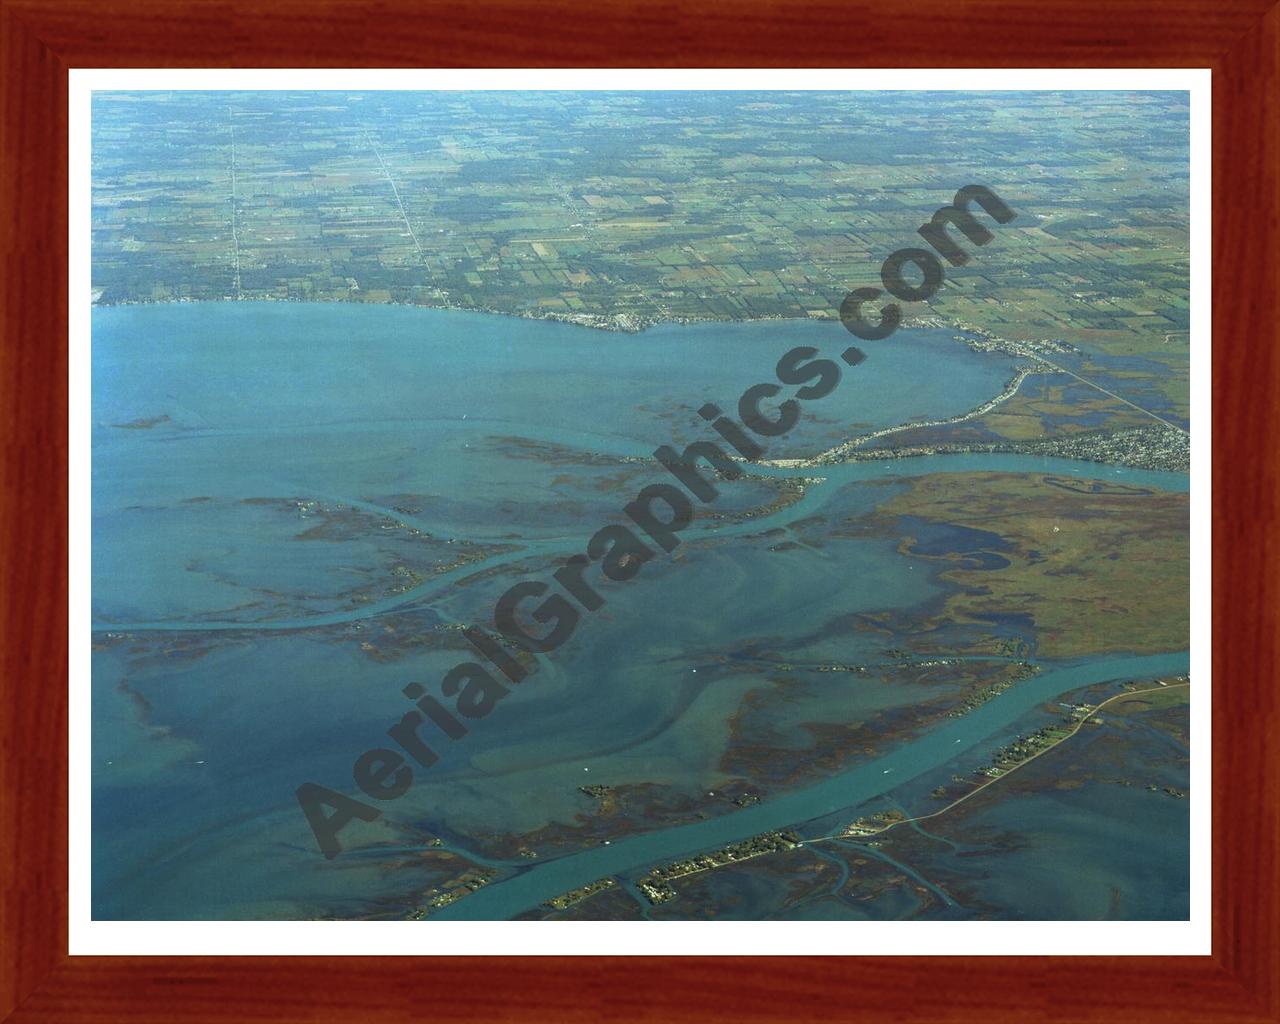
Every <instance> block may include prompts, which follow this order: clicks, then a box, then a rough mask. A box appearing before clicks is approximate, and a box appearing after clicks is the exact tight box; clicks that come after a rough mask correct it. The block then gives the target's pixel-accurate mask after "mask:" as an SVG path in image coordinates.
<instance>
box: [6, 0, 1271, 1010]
mask: <svg viewBox="0 0 1280 1024" xmlns="http://www.w3.org/2000/svg"><path fill="white" fill-rule="evenodd" d="M1273 2H1274V0H1117V2H1107V0H912V2H910V3H907V2H904V0H880V2H879V3H876V4H871V3H868V2H866V0H847V2H834V0H794V2H789V3H784V2H777V0H775V2H769V0H734V2H733V3H724V2H716V0H687V2H686V3H685V4H676V3H673V2H671V0H658V2H640V0H596V2H593V3H588V2H585V0H543V2H540V0H496V2H491V3H481V2H480V0H472V2H471V3H467V2H465V0H464V2H458V3H451V4H443V3H440V2H438V0H431V2H427V3H421V4H413V3H411V2H409V0H351V2H347V3H339V2H334V0H271V2H269V3H261V4H255V3H245V2H241V0H187V2H181V0H179V2H174V0H169V2H165V0H96V2H90V0H71V2H65V3H56V2H53V0H0V54H2V57H0V61H2V63H0V70H2V71H3V83H2V85H0V89H3V95H2V98H0V106H2V107H3V119H2V121H0V132H2V133H3V134H2V136H0V150H2V154H0V225H2V231H0V243H2V249H3V260H4V273H3V282H2V284H0V296H2V298H0V322H2V323H3V330H4V334H3V343H2V344H0V421H2V422H3V434H2V435H0V439H2V440H3V449H2V451H3V454H2V456H0V497H2V502H0V508H3V512H4V515H3V519H2V520H0V544H2V547H0V572H2V573H3V581H4V586H3V591H2V592H0V638H2V639H0V687H2V688H3V691H2V694H0V698H2V703H0V796H2V798H3V806H2V807H0V867H2V868H3V874H2V876H0V886H2V891H0V1019H3V1020H10V1021H13V1022H24V1024H25V1022H32V1021H40V1022H59V1024H61V1022H68V1024H75V1022H90V1021H94V1022H115V1021H131V1022H139V1024H146V1022H156V1024H177V1022H196V1021H245V1022H253V1021H263V1022H266V1021H270V1022H273V1024H283V1022H289V1021H338V1020H345V1021H358V1022H366V1021H374V1022H380V1021H405V1020H413V1019H419V1018H433V1019H437V1020H459V1021H460V1020H475V1021H480V1020H484V1021H499V1020H501V1021H507V1020H535V1019H537V1020H548V1021H555V1022H557V1024H570V1022H575V1021H600V1020H645V1021H692V1020H699V1021H735V1022H741V1021H756V1020H785V1021H800V1020H817V1019H819V1018H821V1019H826V1020H830V1019H859V1020H886V1021H887V1020H926V1021H938V1022H942V1021H984V1022H990V1021H1000V1020H1008V1021H1017V1022H1020V1024H1021V1022H1027V1021H1038V1020H1048V1019H1053V1020H1064V1021H1065V1020H1072V1021H1075V1020H1081V1021H1083V1020H1088V1021H1111V1020H1115V1021H1121V1020H1124V1021H1126V1024H1127V1022H1131V1021H1135V1020H1136V1021H1145V1020H1153V1019H1159V1020H1164V1021H1195V1022H1201V1021H1211V1020H1213V1021H1219V1020H1220V1021H1232V1022H1244V1021H1277V1020H1280V984H1278V983H1280V956H1278V955H1277V946H1276V938H1277V922H1278V920H1280V914H1278V910H1280V906H1278V903H1277V900H1278V892H1280V890H1278V889H1277V885H1276V881H1277V836H1278V835H1280V820H1278V819H1277V775H1278V774H1280V761H1278V760H1277V757H1276V739H1275V737H1277V736H1278V735H1280V722H1277V715H1276V640H1277V635H1278V630H1277V617H1276V606H1275V599H1276V586H1277V581H1278V580H1280V565H1278V564H1277V550H1278V548H1280V540H1278V539H1277V538H1276V535H1275V533H1274V530H1275V527H1276V515H1275V513H1276V503H1277V495H1278V493H1280V491H1278V487H1277V466H1278V464H1280V457H1278V456H1277V454H1276V449H1275V447H1273V446H1274V445H1275V444H1276V441H1277V439H1276V430H1275V428H1276V421H1277V417H1278V412H1277V409H1278V408H1280V405H1278V404H1277V399H1278V398H1280V388H1278V387H1277V385H1278V384H1280V360H1278V359H1277V341H1280V339H1278V338H1277V333H1278V332H1277V325H1278V324H1280V311H1278V310H1277V292H1278V291H1280V288H1278V286H1280V271H1278V270H1277V261H1276V244H1277V241H1276V240H1277V230H1278V229H1280V203H1278V202H1277V200H1278V199H1280V153H1278V152H1277V132H1276V119H1277V108H1278V107H1280V81H1278V79H1277V69H1278V67H1280V7H1273V6H1271V4H1272V3H1273ZM613 65H618V66H632V67H652V66H688V67H766V66H778V67H891V66H892V67H945V66H994V67H1080V66H1089V67H1209V68H1212V70H1213V169H1214V170H1213V174H1214V200H1213V263H1214V284H1213V302H1214V313H1215V316H1214V355H1213V385H1214V386H1213V416H1212V427H1213V443H1214V454H1215V458H1214V476H1213V491H1214V513H1213V535H1214V543H1213V609H1214V647H1213V678H1214V694H1213V701H1214V718H1213V780H1214V782H1213V819H1214V824H1215V829H1214V836H1213V891H1214V923H1213V954H1212V956H1207V957H1194V958H1193V957H1184V958H1158V957H1142V956H1133V957H1091V958H1086V959H1072V958H1065V957H1061V958H1060V957H1037V958H1030V957H1027V958H996V957H987V958H984V957H979V956H971V957H946V958H892V957H883V958H873V957H868V958H856V959H854V958H849V959H845V958H836V957H822V958H818V957H812V958H811V957H804V958H794V957H780V958H770V959H768V960H760V959H746V958H717V957H699V958H674V957H671V958H664V957H645V958H610V957H601V958H581V959H575V958H570V957H536V956H535V957H495V958H479V957H476V958H448V959H443V958H442V959H426V958H382V957H379V958H374V957H341V958H320V957H305V958H295V957H262V958H250V957H244V958H236V957H79V956H77V957H71V956H68V954H67V829H66V793H67V788H66V767H67V527H66V523H67V519H66V512H67V128H66V125H67V70H68V68H72V67H218V66H240V67H325V66H333V67H433V66H488V67H526V66H564V67H603V66H613ZM1199 422H1201V423H1203V422H1204V421H1203V419H1202V420H1200V421H1199ZM531 927H533V926H531ZM530 948H531V950H536V948H537V943H536V938H535V937H534V936H533V935H532V932H531V935H530ZM1134 952H1135V953H1140V952H1141V951H1140V950H1135V951H1134Z"/></svg>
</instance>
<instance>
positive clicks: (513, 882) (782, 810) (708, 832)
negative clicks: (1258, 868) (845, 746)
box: [435, 652, 1189, 921]
mask: <svg viewBox="0 0 1280 1024" xmlns="http://www.w3.org/2000/svg"><path fill="white" fill-rule="evenodd" d="M1188 664H1189V658H1188V655H1187V654H1186V652H1182V653H1179V654H1167V655H1155V656H1147V657H1128V658H1108V659H1105V660H1102V661H1099V662H1096V663H1091V664H1084V665H1076V666H1072V667H1071V668H1064V669H1059V670H1058V671H1055V672H1046V673H1044V674H1043V675H1041V676H1038V677H1036V678H1034V679H1030V680H1027V681H1025V682H1024V683H1022V684H1020V685H1019V686H1018V687H1017V688H1015V689H1013V690H1010V691H1008V692H1006V693H1004V694H1001V695H1000V697H998V698H997V699H995V700H992V701H990V702H988V703H987V704H984V705H983V706H982V707H980V708H978V709H977V710H976V711H973V712H971V713H969V714H967V715H965V716H964V717H963V718H959V719H956V720H954V721H950V722H947V723H946V724H945V725H941V726H939V727H937V728H935V729H933V730H931V731H930V732H929V733H928V735H926V736H923V737H921V738H920V739H917V740H914V741H911V742H908V743H904V744H903V745H901V746H900V747H899V748H898V749H897V750H895V751H893V753H891V754H887V755H885V756H884V757H878V758H875V759H874V760H871V761H868V762H866V763H864V764H860V765H858V766H857V767H855V768H851V769H849V770H848V771H843V772H840V773H839V774H837V775H835V776H833V777H832V778H829V779H825V780H823V781H822V782H820V783H817V784H816V785H813V786H808V787H806V788H804V789H802V790H800V791H798V792H795V793H789V794H787V795H786V796H783V797H777V798H775V799H773V800H770V801H768V802H767V803H763V804H760V805H758V806H755V807H748V808H745V809H743V810H741V811H738V812H736V813H734V814H730V815H725V816H724V817H722V818H716V819H714V820H711V821H705V822H699V823H697V824H694V825H684V826H680V827H678V828H671V829H665V830H663V831H661V832H656V833H652V834H649V835H641V836H633V837H629V838H627V839H622V840H618V841H617V842H615V843H611V844H610V845H609V846H601V847H597V848H596V849H592V850H587V851H585V852H583V853H580V854H576V855H574V856H571V857H565V858H563V859H562V860H558V861H555V862H553V863H549V864H545V865H540V866H538V867H536V868H530V869H528V870H526V871H525V872H524V873H523V874H520V875H517V876H516V877H515V878H512V879H510V880H508V881H504V882H499V883H496V884H494V885H491V886H487V887H485V888H483V889H481V890H479V891H478V892H476V893H473V894H472V895H470V896H468V897H467V898H466V899H464V900H459V901H458V902H457V903H454V904H452V905H451V906H449V907H446V908H444V909H443V910H441V911H439V912H437V914H436V915H435V916H436V917H438V918H442V919H449V920H471V921H476V920H493V919H501V918H507V917H511V916H513V915H514V914H517V913H519V912H520V911H522V910H528V909H529V908H531V907H534V906H537V905H538V904H539V903H541V902H543V901H544V900H547V899H550V898H551V897H552V896H555V895H558V894H559V893H562V892H566V891H568V890H570V889H573V888H575V887H576V886H578V885H583V884H585V883H586V882H588V881H591V880H594V879H596V878H602V877H604V876H606V875H611V874H615V873H618V872H622V871H627V870H630V869H634V868H635V867H637V866H640V865H643V864H645V863H648V862H651V861H660V860H667V859H671V858H676V857H683V856H686V855H688V854H692V853H697V852H698V851H700V850H705V849H709V848H712V847H716V846H721V845H724V844H726V843H732V842H737V841H738V840H741V839H747V838H749V837H750V836H753V835H757V834H758V833H761V832H766V831H768V830H770V829H775V828H781V827H784V826H786V825H789V824H793V823H795V822H803V821H808V820H810V819H812V818H818V817H821V816H823V815H826V814H830V813H831V812H833V811H837V810H840V809H841V808H845V807H853V806H857V805H858V804H861V803H864V802H866V801H867V800H870V799H871V798H872V797H875V796H878V795H880V794H882V793H886V792H888V791H889V790H890V789H892V788H894V787H896V786H899V785H901V784H902V783H903V782H906V781H909V780H910V779H911V778H913V777H915V776H917V775H921V774H924V773H925V772H927V771H929V770H930V769H932V768H934V767H936V766H937V765H938V764H941V763H943V762H944V761H946V760H949V759H950V758H951V757H954V756H955V754H956V751H957V743H959V745H960V748H961V749H963V747H964V746H965V745H966V744H968V745H972V744H973V743H975V742H977V741H978V740H979V739H982V738H984V737H986V736H988V735H989V734H990V733H992V732H994V731H995V730H997V729H999V728H1000V727H1001V726H1004V725H1008V724H1009V723H1010V722H1013V721H1015V720H1016V719H1017V718H1018V716H1019V715H1021V714H1023V713H1025V712H1027V711H1029V710H1031V709H1032V708H1034V707H1035V706H1036V705H1037V704H1039V703H1040V702H1042V701H1045V700H1048V699H1050V698H1052V697H1056V696H1058V695H1059V694H1062V693H1066V692H1068V691H1070V690H1074V689H1078V688H1079V687H1081V686H1087V685H1089V684H1091V683H1100V682H1105V681H1107V680H1112V679H1127V678H1145V677H1149V676H1157V675H1165V674H1176V673H1184V672H1186V671H1187V669H1188Z"/></svg>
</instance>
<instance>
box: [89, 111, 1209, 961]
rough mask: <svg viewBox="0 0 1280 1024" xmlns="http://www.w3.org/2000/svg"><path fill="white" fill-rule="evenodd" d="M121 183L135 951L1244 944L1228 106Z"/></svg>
mask: <svg viewBox="0 0 1280 1024" xmlns="http://www.w3.org/2000/svg"><path fill="white" fill-rule="evenodd" d="M91 147H92V154H91V162H92V294H91V295H87V296H83V297H82V298H81V297H79V296H73V298H75V300H76V301H77V302H79V301H87V302H90V303H91V304H92V313H91V317H92V319H91V327H92V358H91V375H92V385H91V387H92V407H91V412H90V417H89V418H90V420H91V430H92V440H91V465H92V489H91V494H92V513H91V514H92V560H91V561H92V566H91V569H92V680H91V686H92V699H91V717H92V747H91V752H90V759H91V764H92V792H91V796H92V826H91V835H92V894H91V901H90V902H91V911H92V916H93V918H94V919H95V920H100V921H152V920H162V921H216V920H223V921H330V920H342V921H399V920H414V921H425V922H434V921H450V920H453V921H460V920H471V921H507V920H525V921H535V920H536V921H569V920H576V921H635V922H645V921H695V920H697V921H703V920H719V921H1185V920H1187V919H1188V918H1189V916H1190V903H1191V900H1190V891H1191V886H1190V863H1191V850H1190V847H1191V828H1190V811H1189V807H1190V803H1191V799H1192V797H1191V792H1190V789H1191V783H1190V779H1191V771H1190V764H1191V753H1190V732H1191V727H1190V700H1191V677H1190V600H1191V592H1190V591H1191V587H1190V547H1191V531H1190V527H1189V522H1190V515H1189V493H1190V429H1191V422H1190V405H1191V398H1190V391H1191V388H1190V376H1191V375H1190V366H1191V360H1190V322H1189V308H1190V302H1191V288H1190V276H1189V267H1190V249H1191V236H1190V174H1189V167H1190V158H1191V146H1190V100H1189V95H1188V93H1187V92H1186V91H1124V92H1120V91H1102V90H1099V91H1017V90H1010V91H992V92H975V91H888V90H886V91H786V90H776V89H771V90H760V91H742V90H732V91H714V90H713V91H591V90H580V91H545V90H536V91H520V92H516V91H384V90H363V91H361V90H334V91H305V92H304V91H266V90H264V91H186V92H184V91H161V90H148V91H97V92H95V93H94V95H93V100H92V124H91ZM1200 415H1201V410H1200V407H1199V406H1197V416H1198V417H1199V416H1200ZM1197 472H1199V469H1198V470H1197ZM1199 486H1200V484H1199V483H1198V484H1197V487H1199ZM81 635H82V636H83V634H81ZM84 639H88V638H84ZM1201 696H1204V695H1203V694H1202V695H1201ZM1198 735H1199V734H1197V737H1198ZM1198 796H1200V797H1204V798H1206V799H1207V794H1205V793H1199V794H1198ZM551 931H552V932H553V933H554V932H556V931H557V930H556V929H552V930H551ZM559 931H560V932H569V931H572V929H560V930H559ZM659 931H660V930H654V932H655V933H657V932H659ZM539 934H543V933H539ZM713 951H714V950H713V949H708V952H713Z"/></svg>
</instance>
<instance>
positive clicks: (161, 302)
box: [90, 296, 1003, 351]
mask: <svg viewBox="0 0 1280 1024" xmlns="http://www.w3.org/2000/svg"><path fill="white" fill-rule="evenodd" d="M241 302H246V303H247V302H262V303H271V304H273V305H282V306H283V305H307V306H375V307H390V308H396V309H424V310H440V311H448V312H454V313H484V314H486V315H488V316H500V317H509V318H511V319H513V320H546V321H551V322H553V323H563V324H572V325H573V326H575V327H585V328H587V329H588V330H593V331H603V332H605V333H607V334H643V333H644V332H645V331H647V330H649V329H650V328H651V327H664V326H667V325H694V324H755V323H771V322H787V323H790V322H810V321H811V322H813V323H829V324H837V325H840V326H843V324H841V323H840V318H839V316H837V315H836V314H834V313H833V314H831V315H829V316H780V315H779V316H768V315H766V316H753V317H737V318H732V319H729V318H720V317H711V316H706V317H691V316H666V317H652V316H642V315H639V314H635V313H614V314H607V313H563V312H559V311H555V310H552V311H546V312H542V311H533V310H521V311H518V312H512V311H510V310H505V309H494V308H493V307H491V306H468V305H454V304H452V303H427V302H395V301H386V302H362V301H360V300H358V299H350V300H343V299H280V298H273V297H270V296H253V297H242V298H236V297H234V296H227V297H225V298H221V299H122V300H120V301H117V302H100V301H97V300H96V299H95V300H91V301H90V308H91V309H123V308H126V307H131V306H198V305H229V304H234V303H241ZM901 327H905V328H909V329H915V330H921V329H929V330H952V331H965V332H968V333H970V334H973V335H975V336H976V337H975V338H974V339H968V338H963V337H960V336H958V340H962V341H965V342H966V343H970V345H971V347H973V348H976V349H977V350H978V351H985V349H982V348H978V346H977V345H976V344H973V343H972V342H977V341H979V340H981V341H984V342H995V343H998V344H1003V342H1000V339H997V338H994V337H992V336H991V335H989V334H987V333H986V332H979V331H977V330H975V329H973V328H971V327H968V326H965V325H963V324H961V323H959V322H953V321H949V320H947V319H946V318H944V317H940V316H937V315H936V314H931V315H924V316H915V317H909V318H907V319H904V320H903V321H902V323H901ZM850 337H852V335H850Z"/></svg>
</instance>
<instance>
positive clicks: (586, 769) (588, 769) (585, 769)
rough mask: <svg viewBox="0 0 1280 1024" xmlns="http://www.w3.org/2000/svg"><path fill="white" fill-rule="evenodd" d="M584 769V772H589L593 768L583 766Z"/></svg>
mask: <svg viewBox="0 0 1280 1024" xmlns="http://www.w3.org/2000/svg"><path fill="white" fill-rule="evenodd" d="M582 770H583V771H584V772H589V771H591V769H590V768H583V769H582Z"/></svg>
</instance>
